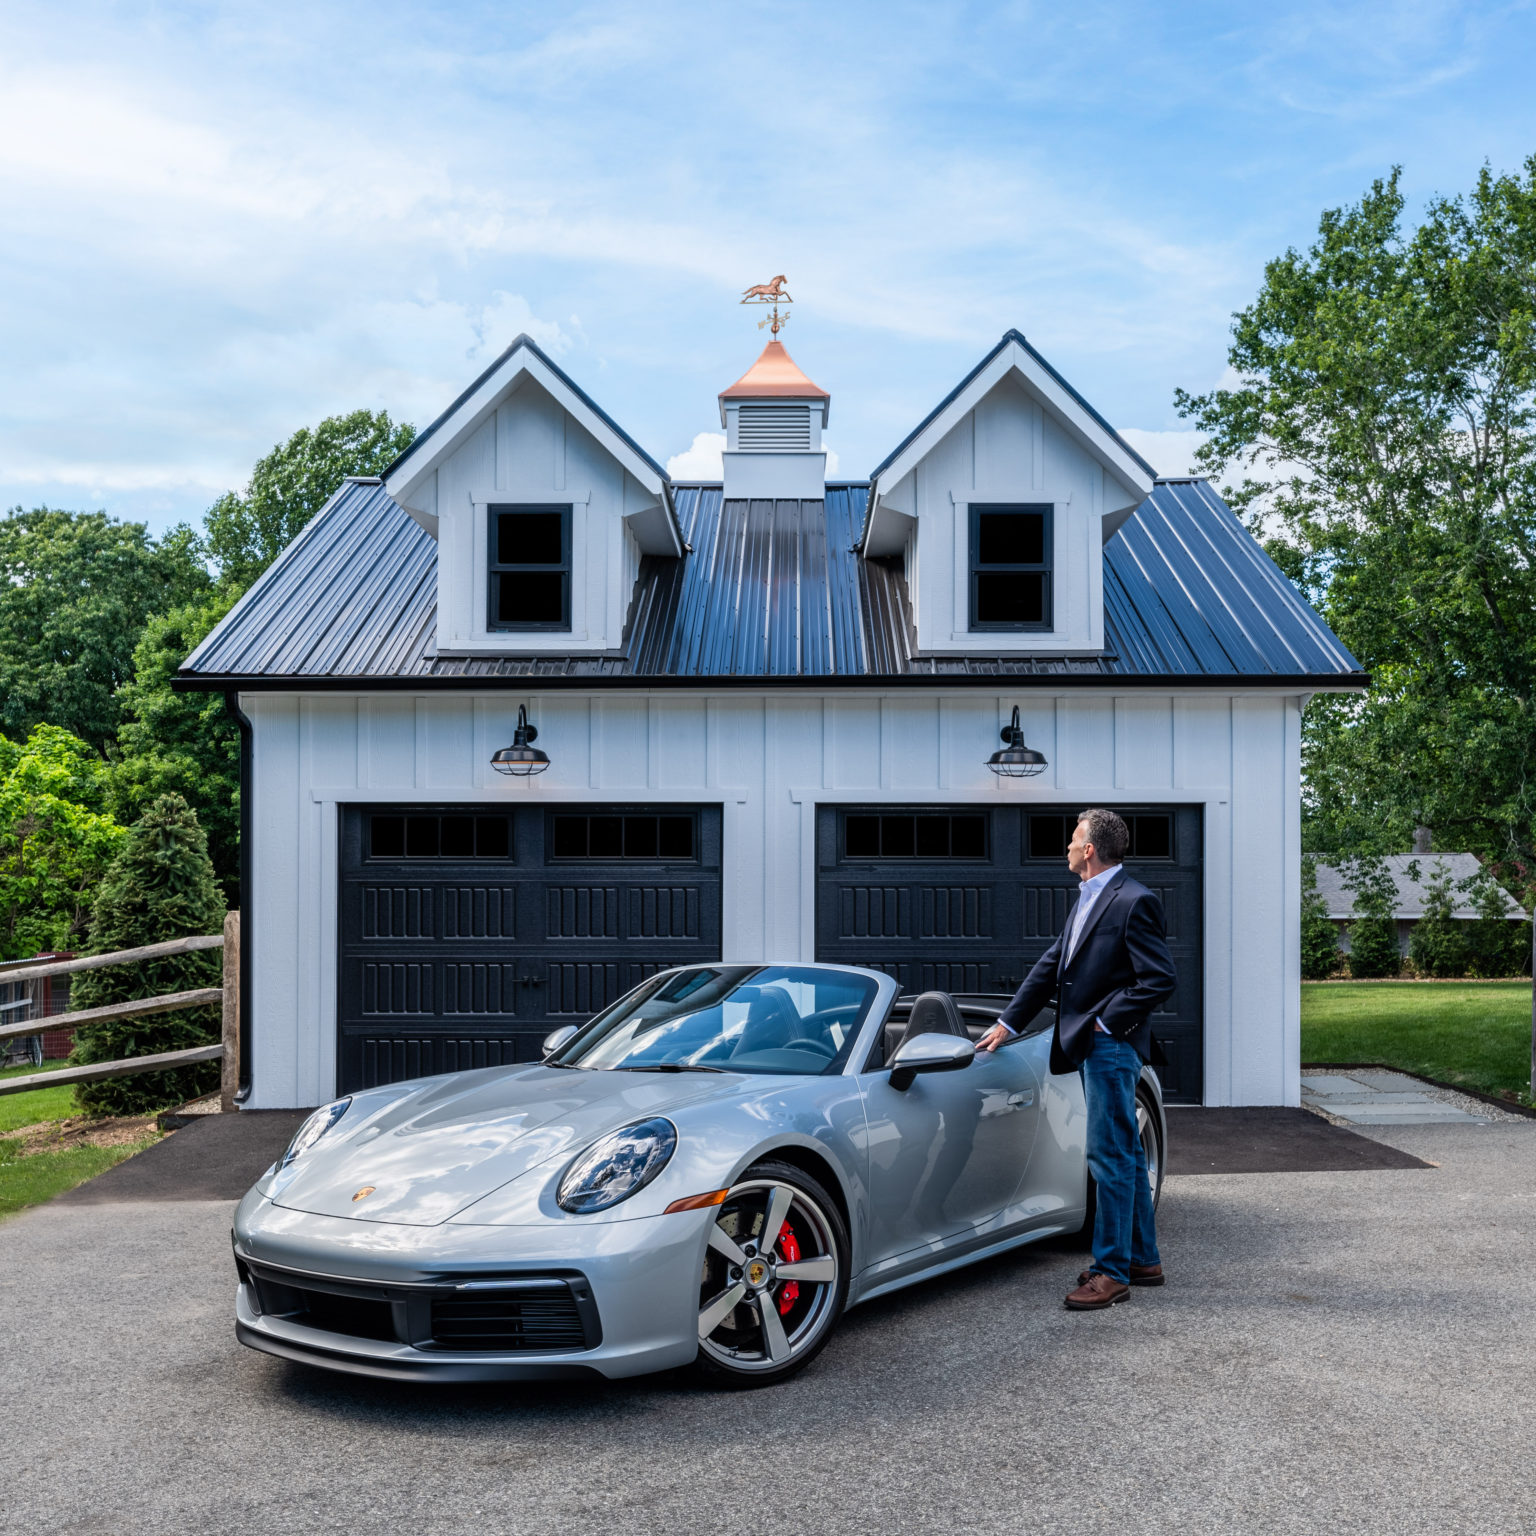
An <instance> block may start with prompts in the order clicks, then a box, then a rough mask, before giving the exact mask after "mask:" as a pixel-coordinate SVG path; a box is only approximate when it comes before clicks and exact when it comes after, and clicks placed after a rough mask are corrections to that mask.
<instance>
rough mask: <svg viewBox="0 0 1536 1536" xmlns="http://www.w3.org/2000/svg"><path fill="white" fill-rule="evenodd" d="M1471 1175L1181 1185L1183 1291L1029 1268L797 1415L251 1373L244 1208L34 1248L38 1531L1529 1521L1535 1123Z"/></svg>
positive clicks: (20, 1440) (1409, 1134)
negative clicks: (1089, 1283) (1083, 1282)
mask: <svg viewBox="0 0 1536 1536" xmlns="http://www.w3.org/2000/svg"><path fill="white" fill-rule="evenodd" d="M1374 1137H1375V1139H1376V1140H1378V1141H1381V1142H1386V1143H1389V1144H1391V1145H1393V1146H1396V1147H1399V1148H1402V1149H1403V1150H1405V1151H1407V1152H1410V1153H1413V1154H1415V1155H1416V1156H1418V1157H1420V1158H1423V1159H1426V1160H1429V1161H1430V1162H1432V1163H1434V1164H1437V1165H1438V1166H1434V1167H1420V1168H1414V1167H1408V1168H1398V1169H1368V1168H1367V1169H1359V1168H1357V1169H1352V1170H1348V1171H1335V1172H1307V1173H1285V1174H1257V1173H1245V1174H1220V1175H1203V1176H1198V1177H1196V1176H1184V1177H1175V1178H1170V1180H1169V1182H1168V1185H1167V1189H1166V1194H1165V1202H1164V1206H1163V1212H1162V1230H1163V1245H1164V1256H1165V1259H1166V1261H1167V1264H1168V1267H1169V1269H1170V1272H1171V1275H1172V1280H1171V1283H1170V1284H1169V1285H1168V1286H1167V1287H1166V1288H1165V1289H1164V1290H1162V1291H1139V1292H1137V1293H1135V1295H1134V1297H1133V1299H1132V1301H1131V1302H1130V1304H1128V1305H1126V1306H1122V1307H1118V1308H1116V1309H1114V1311H1112V1312H1110V1313H1107V1314H1103V1315H1098V1314H1088V1315H1081V1314H1073V1313H1068V1312H1066V1311H1064V1310H1063V1309H1062V1306H1061V1296H1062V1293H1063V1292H1064V1290H1065V1289H1066V1288H1067V1285H1068V1283H1069V1281H1070V1279H1071V1277H1072V1275H1073V1274H1075V1272H1076V1270H1077V1268H1078V1267H1080V1259H1079V1257H1078V1256H1077V1255H1075V1254H1073V1253H1070V1252H1064V1251H1062V1250H1055V1249H1053V1250H1045V1251H1039V1250H1037V1251H1033V1252H1028V1251H1027V1252H1025V1253H1024V1254H1022V1255H1020V1256H1017V1257H1012V1258H1008V1259H1004V1260H995V1261H992V1262H989V1263H987V1264H984V1265H981V1266H979V1267H977V1268H975V1269H972V1270H970V1271H966V1272H963V1273H961V1274H959V1275H955V1276H952V1277H949V1278H947V1279H944V1280H940V1281H937V1282H933V1283H930V1284H927V1285H924V1286H921V1287H918V1288H916V1289H913V1290H910V1291H907V1292H905V1293H903V1294H901V1295H898V1296H895V1297H891V1298H888V1299H886V1300H884V1301H880V1302H874V1303H871V1304H870V1305H869V1306H867V1307H864V1308H860V1309H858V1310H857V1311H855V1312H853V1313H851V1314H850V1315H849V1316H848V1318H847V1319H846V1321H845V1323H844V1325H843V1327H842V1329H841V1330H840V1332H839V1334H838V1336H837V1337H835V1338H834V1340H833V1342H832V1344H831V1345H830V1347H829V1348H828V1349H827V1351H826V1352H825V1353H824V1354H823V1355H822V1357H821V1359H820V1360H819V1361H818V1362H817V1363H816V1365H815V1366H813V1367H812V1369H811V1370H810V1371H809V1372H808V1373H807V1374H806V1375H804V1376H802V1377H800V1378H799V1379H797V1380H796V1381H794V1382H792V1383H790V1384H788V1385H787V1386H785V1387H782V1388H779V1389H776V1390H772V1391H767V1392H755V1393H727V1394H721V1393H717V1392H702V1391H699V1390H697V1389H695V1388H693V1387H692V1386H691V1385H689V1384H687V1383H686V1382H685V1381H682V1380H678V1379H674V1378H661V1379H653V1380H649V1381H642V1382H638V1383H629V1384H619V1385H615V1386H597V1387H586V1386H583V1387H581V1388H570V1387H563V1388H551V1387H538V1388H528V1387H524V1388H517V1389H504V1388H477V1389H466V1388H451V1389H444V1390H427V1389H423V1388H404V1387H399V1386H395V1385H391V1384H383V1383H373V1382H359V1381H352V1380H349V1379H338V1378H332V1377H326V1376H322V1375H319V1374H316V1373H312V1372H310V1371H309V1370H307V1369H305V1368H302V1367H299V1366H293V1365H289V1364H286V1363H284V1362H281V1361H278V1360H275V1359H272V1358H270V1357H266V1356H261V1355H257V1354H254V1353H252V1352H250V1351H247V1350H244V1349H242V1348H240V1347H239V1346H238V1345H237V1344H236V1343H235V1341H234V1336H233V1331H232V1326H231V1322H230V1309H231V1301H232V1291H233V1269H232V1265H231V1261H230V1257H229V1236H228V1229H229V1216H230V1211H231V1206H230V1205H229V1203H228V1202H227V1201H223V1200H186V1199H182V1200H177V1201H160V1200H137V1199H127V1200H116V1201H114V1202H112V1203H105V1204H103V1203H90V1202H87V1201H83V1200H79V1201H72V1202H55V1203H54V1204H52V1205H49V1206H45V1207H42V1208H39V1209H37V1210H34V1211H31V1212H28V1213H26V1214H24V1215H22V1216H20V1217H18V1218H16V1219H14V1220H11V1221H8V1222H6V1223H4V1224H0V1339H3V1340H4V1342H3V1344H0V1378H3V1398H0V1409H3V1412H0V1436H3V1441H0V1443H3V1445H4V1449H5V1463H6V1469H7V1478H6V1488H5V1491H4V1494H3V1496H0V1529H3V1530H5V1531H7V1532H10V1531H17V1532H21V1531H25V1532H29V1533H32V1532H40V1531H48V1532H56V1533H65V1532H103V1533H107V1532H110V1533H114V1536H118V1533H125V1532H135V1533H136V1532H149V1531H155V1532H160V1531H165V1530H180V1531H188V1532H204V1531H208V1532H214V1531H217V1532H221V1533H222V1532H244V1531H253V1532H256V1531H260V1532H287V1531H294V1532H303V1533H305V1536H312V1533H313V1532H315V1531H316V1530H338V1531H344V1532H347V1533H349V1536H350V1533H359V1532H375V1531H379V1532H384V1531H389V1532H412V1533H418V1532H419V1533H423V1536H426V1533H437V1532H442V1533H453V1536H459V1533H465V1532H537V1533H550V1532H557V1531H573V1532H581V1533H587V1532H609V1531H613V1532H631V1531H633V1532H656V1533H665V1536H680V1533H685V1532H695V1531H732V1532H734V1531H742V1532H763V1533H765V1536H766V1533H773V1532H785V1533H801V1532H823V1531H827V1532H871V1533H876V1532H877V1533H880V1536H889V1533H891V1532H906V1531H929V1530H931V1531H950V1530H967V1531H1008V1532H1018V1531H1024V1532H1058V1531H1060V1532H1068V1531H1070V1532H1080V1531H1084V1532H1099V1531H1103V1532H1111V1531H1113V1532H1147V1531H1178V1532H1180V1533H1195V1532H1207V1531H1209V1532H1220V1533H1223V1536H1227V1533H1231V1532H1234V1531H1264V1532H1271V1531H1284V1532H1290V1531H1294V1532H1305V1533H1308V1536H1311V1533H1314V1532H1317V1531H1321V1530H1334V1531H1351V1532H1354V1531H1361V1532H1377V1531H1379V1532H1383V1533H1385V1532H1393V1533H1400V1532H1405V1531H1434V1532H1454V1531H1469V1532H1472V1531H1476V1532H1479V1533H1482V1532H1486V1531H1489V1530H1513V1529H1518V1528H1529V1526H1530V1524H1531V1521H1532V1518H1533V1515H1532V1511H1533V1494H1532V1485H1531V1480H1530V1467H1529V1448H1530V1447H1531V1446H1532V1445H1533V1444H1536V1392H1533V1390H1532V1388H1531V1382H1532V1381H1533V1380H1536V1307H1533V1302H1536V1280H1533V1278H1532V1257H1533V1253H1536V1248H1533V1238H1536V1122H1533V1123H1530V1124H1525V1123H1522V1124H1518V1125H1492V1126H1434V1125H1432V1126H1420V1127H1394V1128H1393V1129H1392V1130H1390V1131H1377V1132H1375V1133H1374Z"/></svg>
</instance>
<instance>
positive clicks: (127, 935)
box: [70, 795, 224, 1115]
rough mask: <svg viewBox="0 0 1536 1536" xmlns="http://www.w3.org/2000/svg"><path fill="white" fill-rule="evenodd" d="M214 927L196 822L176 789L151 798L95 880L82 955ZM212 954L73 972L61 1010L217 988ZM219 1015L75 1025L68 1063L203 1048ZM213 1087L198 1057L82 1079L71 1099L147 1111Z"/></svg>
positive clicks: (212, 891)
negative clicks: (170, 1066) (191, 1062)
mask: <svg viewBox="0 0 1536 1536" xmlns="http://www.w3.org/2000/svg"><path fill="white" fill-rule="evenodd" d="M223 925H224V901H223V898H222V897H221V896H220V894H219V887H218V883H217V882H216V881H215V879H214V875H213V865H212V863H211V862H210V861H209V858H208V840H207V838H206V837H205V836H204V835H203V829H202V828H201V827H200V826H199V825H198V822H197V817H196V816H195V815H194V814H193V812H192V810H191V808H190V807H189V806H188V805H187V802H186V801H185V800H183V799H182V797H181V796H180V795H161V796H160V798H159V799H158V800H156V801H155V802H154V803H153V804H152V805H151V806H150V807H149V809H148V810H147V811H145V812H144V814H143V815H142V816H141V817H140V818H139V819H138V821H136V822H135V823H134V824H133V826H132V827H130V828H129V829H128V835H127V837H126V838H125V839H124V840H123V845H122V847H121V849H120V850H119V852H118V854H117V857H116V858H115V859H114V860H113V862H112V865H111V867H110V869H109V870H108V871H107V875H106V878H105V879H104V880H103V881H102V884H101V889H100V891H99V892H98V894H97V897H96V902H95V905H94V907H93V908H92V913H91V934H90V946H89V952H90V953H91V954H98V955H99V954H106V953H109V952H111V951H113V950H119V949H137V948H139V947H140V946H141V945H145V944H159V943H161V942H163V941H164V940H167V939H181V938H186V937H188V936H189V935H191V934H208V933H218V932H219V931H220V929H221V928H222V927H223ZM220 953H221V952H220V951H219V950H217V949H203V950H197V951H195V952H194V953H192V954H189V955H171V956H168V957H165V958H162V959H159V960H141V961H138V962H136V963H134V964H131V965H114V966H108V967H105V968H104V969H102V970H99V971H83V972H81V973H80V974H79V975H78V976H77V977H76V979H75V983H74V986H73V988H72V989H71V992H70V1007H71V1008H72V1009H82V1008H100V1007H103V1006H104V1005H106V1004H108V1003H122V1002H129V1001H132V1000H134V999H137V998H141V997H157V996H159V995H160V994H162V993H165V992H190V991H192V990H193V989H194V988H198V987H212V986H217V985H218V984H219V980H220V976H221V974H222V967H221V962H220ZM220 1022H221V1021H220V1010H219V1007H218V1005H217V1004H209V1005H207V1006H206V1007H202V1008H188V1009H184V1010H183V1011H182V1012H180V1013H161V1014H150V1015H148V1016H146V1017H140V1018H128V1019H108V1020H105V1021H104V1022H102V1023H99V1024H90V1025H86V1026H85V1027H84V1028H82V1029H81V1030H80V1031H79V1032H78V1034H77V1035H76V1037H75V1049H74V1051H73V1053H72V1054H71V1056H70V1061H71V1062H72V1063H73V1064H75V1065H77V1066H85V1065H88V1064H90V1063H92V1062H98V1061H118V1060H121V1059H124V1058H126V1057H131V1056H152V1055H157V1054H159V1053H160V1052H162V1051H180V1050H190V1049H191V1048H192V1047H194V1046H199V1045H213V1044H215V1043H216V1042H217V1041H218V1039H219V1032H220ZM218 1085H219V1063H218V1062H216V1061H205V1062H199V1063H197V1064H196V1065H195V1066H191V1067H179V1068H177V1069H176V1070H175V1071H171V1072H149V1073H144V1074H142V1075H140V1076H137V1077H117V1078H109V1079H108V1080H107V1081H106V1082H102V1083H82V1084H80V1085H79V1086H78V1087H77V1088H76V1089H75V1101H76V1103H78V1104H79V1106H80V1107H81V1109H82V1110H84V1111H86V1112H87V1113H88V1114H95V1115H136V1114H152V1113H153V1112H154V1111H156V1110H160V1109H166V1108H169V1107H172V1106H174V1105H176V1104H181V1103H184V1102H185V1101H186V1100H188V1099H194V1098H197V1097H199V1096H200V1095H202V1094H205V1093H211V1092H212V1091H213V1090H214V1089H215V1088H217V1087H218Z"/></svg>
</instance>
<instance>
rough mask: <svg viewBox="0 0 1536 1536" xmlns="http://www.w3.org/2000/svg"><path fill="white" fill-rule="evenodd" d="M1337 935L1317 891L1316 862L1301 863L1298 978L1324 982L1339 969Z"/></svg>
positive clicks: (1310, 859)
mask: <svg viewBox="0 0 1536 1536" xmlns="http://www.w3.org/2000/svg"><path fill="white" fill-rule="evenodd" d="M1342 958H1343V957H1342V956H1341V955H1340V953H1339V932H1338V929H1337V928H1335V927H1334V926H1333V923H1332V921H1331V920H1330V919H1329V916H1328V904H1327V902H1325V901H1324V900H1323V898H1322V894H1321V893H1320V892H1319V891H1318V889H1317V861H1316V860H1315V859H1314V858H1313V857H1312V856H1311V855H1310V854H1305V855H1303V857H1302V860H1301V976H1302V980H1303V981H1325V980H1327V978H1328V977H1330V976H1331V975H1333V973H1334V972H1335V971H1336V970H1338V968H1339V961H1340V960H1341V959H1342Z"/></svg>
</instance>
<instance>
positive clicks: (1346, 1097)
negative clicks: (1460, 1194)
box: [1301, 1067, 1515, 1125]
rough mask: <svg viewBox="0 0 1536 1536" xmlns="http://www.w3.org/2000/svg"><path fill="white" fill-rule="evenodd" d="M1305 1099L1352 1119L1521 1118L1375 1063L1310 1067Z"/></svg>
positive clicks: (1466, 1121)
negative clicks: (1331, 1068)
mask: <svg viewBox="0 0 1536 1536" xmlns="http://www.w3.org/2000/svg"><path fill="white" fill-rule="evenodd" d="M1301 1102H1302V1103H1303V1104H1304V1105H1305V1106H1306V1107H1307V1108H1308V1109H1311V1110H1316V1111H1318V1112H1319V1113H1321V1114H1324V1115H1326V1116H1328V1117H1329V1118H1330V1119H1333V1120H1342V1121H1344V1122H1345V1123H1347V1124H1349V1125H1440V1124H1461V1125H1489V1124H1491V1123H1492V1122H1493V1121H1494V1120H1508V1119H1514V1118H1515V1117H1514V1116H1512V1115H1508V1114H1505V1113H1504V1112H1503V1111H1501V1110H1498V1109H1495V1108H1494V1107H1493V1106H1492V1105H1484V1104H1482V1103H1481V1102H1480V1101H1479V1100H1477V1099H1473V1098H1469V1097H1468V1096H1467V1095H1465V1094H1460V1093H1454V1092H1451V1091H1449V1090H1447V1089H1441V1088H1434V1087H1432V1086H1431V1085H1430V1084H1428V1083H1421V1082H1420V1081H1419V1080H1418V1078H1416V1077H1409V1076H1408V1074H1407V1073H1406V1072H1389V1071H1386V1070H1385V1069H1381V1068H1374V1067H1372V1068H1366V1067H1352V1068H1348V1069H1342V1068H1341V1069H1340V1070H1338V1071H1335V1072H1317V1073H1306V1074H1304V1075H1303V1076H1302V1079H1301Z"/></svg>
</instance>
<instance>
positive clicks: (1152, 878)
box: [816, 805, 1204, 1103]
mask: <svg viewBox="0 0 1536 1536" xmlns="http://www.w3.org/2000/svg"><path fill="white" fill-rule="evenodd" d="M1079 809H1080V807H1078V806H1075V805H1073V806H1031V807H1021V806H1006V807H1004V806H998V807H989V808H986V809H983V810H976V809H972V808H970V807H967V808H966V810H965V811H964V812H960V811H958V810H957V811H953V812H946V811H944V810H942V809H940V808H935V807H920V806H919V807H910V808H902V807H890V806H878V807H876V806H821V807H818V810H817V825H816V862H817V874H816V878H817V895H816V958H817V959H818V960H826V961H831V962H835V963H842V964H852V965H868V966H872V967H874V968H876V969H879V970H882V971H885V972H886V973H887V974H888V975H890V976H892V977H894V978H895V979H896V980H897V982H898V983H899V984H900V985H901V987H902V988H903V990H904V991H909V992H921V991H928V990H938V991H944V992H1011V991H1013V990H1014V988H1016V987H1017V986H1018V984H1019V982H1020V980H1021V979H1022V978H1023V976H1024V974H1025V973H1026V972H1027V970H1028V968H1029V967H1030V966H1031V965H1033V964H1034V962H1035V961H1036V960H1038V959H1039V958H1040V956H1041V955H1043V954H1044V953H1045V951H1046V950H1047V949H1048V948H1049V947H1050V945H1051V944H1052V943H1053V942H1054V941H1055V939H1056V938H1057V937H1058V936H1059V935H1060V934H1061V933H1062V932H1063V931H1064V929H1065V927H1066V922H1067V914H1068V913H1069V912H1070V910H1071V908H1072V906H1073V904H1074V902H1075V900H1076V897H1077V887H1078V881H1077V878H1076V876H1074V875H1073V874H1072V872H1071V870H1070V869H1068V867H1067V864H1066V858H1065V850H1066V842H1067V839H1068V837H1069V836H1070V835H1071V830H1072V827H1073V826H1074V825H1075V824H1076V821H1077V811H1078V810H1079ZM1117 809H1121V810H1122V811H1123V814H1124V815H1125V816H1126V819H1127V822H1128V824H1129V826H1130V829H1131V833H1132V853H1131V855H1130V856H1129V857H1127V859H1126V868H1127V870H1128V871H1129V872H1130V873H1131V874H1132V875H1134V876H1135V877H1136V878H1137V879H1139V880H1141V881H1142V882H1143V884H1145V885H1146V886H1147V887H1148V888H1149V889H1151V890H1153V891H1155V892H1156V893H1157V895H1158V897H1159V899H1160V900H1161V901H1162V903H1163V909H1164V911H1165V913H1166V914H1167V923H1168V938H1169V949H1170V951H1171V953H1172V955H1173V960H1174V964H1175V966H1176V968H1177V971H1178V978H1179V980H1178V988H1177V990H1176V992H1175V993H1174V996H1173V997H1172V998H1171V999H1169V1000H1168V1002H1167V1003H1166V1004H1165V1005H1164V1006H1163V1007H1162V1008H1160V1009H1158V1010H1157V1011H1156V1013H1154V1015H1153V1022H1154V1028H1153V1034H1154V1036H1155V1038H1156V1040H1157V1042H1158V1044H1159V1046H1160V1048H1161V1050H1162V1054H1163V1056H1164V1057H1165V1058H1166V1059H1165V1061H1164V1063H1163V1064H1162V1066H1161V1067H1160V1071H1161V1073H1162V1076H1163V1081H1164V1087H1165V1091H1166V1092H1167V1095H1168V1098H1169V1099H1170V1101H1173V1102H1185V1103H1198V1102H1199V1101H1200V1098H1201V1093H1202V1087H1203V1084H1202V1076H1201V1072H1202V1049H1203V1002H1202V984H1203V974H1202V973H1203V966H1204V959H1203V941H1202V927H1203V924H1202V910H1203V909H1202V902H1203V895H1202V876H1201V870H1202V854H1201V836H1202V827H1201V812H1200V810H1199V808H1198V807H1192V806H1178V807H1169V806H1129V807H1123V808H1122V807H1117ZM946 848H947V849H948V851H949V853H950V855H951V857H949V858H947V859H945V858H942V857H941V858H933V857H932V856H931V855H932V854H934V853H935V852H937V853H938V854H940V855H942V854H943V853H944V852H945V850H946Z"/></svg>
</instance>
